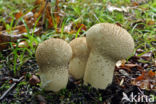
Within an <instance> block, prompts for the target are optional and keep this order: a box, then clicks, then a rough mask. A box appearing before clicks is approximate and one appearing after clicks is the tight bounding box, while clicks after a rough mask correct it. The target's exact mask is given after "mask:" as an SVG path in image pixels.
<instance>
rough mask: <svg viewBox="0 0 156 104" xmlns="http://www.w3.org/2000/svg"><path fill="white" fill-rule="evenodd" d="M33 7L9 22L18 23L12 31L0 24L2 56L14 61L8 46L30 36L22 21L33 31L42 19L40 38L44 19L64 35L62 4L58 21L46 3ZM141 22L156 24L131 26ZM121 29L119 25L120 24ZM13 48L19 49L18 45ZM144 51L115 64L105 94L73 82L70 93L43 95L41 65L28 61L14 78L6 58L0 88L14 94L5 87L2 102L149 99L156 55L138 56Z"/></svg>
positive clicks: (73, 28)
mask: <svg viewBox="0 0 156 104" xmlns="http://www.w3.org/2000/svg"><path fill="white" fill-rule="evenodd" d="M74 2H75V1H74ZM34 5H35V7H36V8H34V9H33V10H32V11H29V12H27V13H22V11H20V12H18V13H16V14H15V18H16V20H13V19H11V18H8V19H7V21H8V22H7V23H10V22H11V21H15V22H17V25H14V26H13V28H11V29H10V30H9V29H8V30H7V29H6V27H5V26H4V25H5V24H3V23H0V37H1V38H0V43H1V44H3V43H4V44H5V45H3V47H5V48H2V49H1V50H2V54H3V56H6V57H7V56H10V59H13V56H12V55H11V50H10V49H7V45H6V44H7V42H16V41H17V40H18V39H22V38H26V37H24V35H23V34H27V32H28V31H27V29H26V27H25V25H24V24H23V22H22V21H21V20H20V18H23V19H24V20H25V22H26V24H27V25H28V27H29V28H30V30H31V29H32V28H33V27H34V25H35V21H36V20H37V19H38V18H39V21H38V23H37V25H36V29H37V28H41V29H39V30H40V32H39V35H41V33H42V32H41V31H43V29H44V28H45V27H44V25H45V20H44V19H48V28H50V29H54V23H53V21H56V24H57V26H58V28H57V29H56V31H57V32H58V33H60V32H61V29H60V27H59V26H60V24H61V19H62V17H61V15H60V14H59V13H60V11H61V10H60V8H59V0H57V2H56V5H55V11H54V17H55V18H54V19H55V20H53V18H52V16H51V11H50V5H49V3H47V2H46V1H45V0H36V1H35V3H34ZM133 5H135V6H138V5H140V4H139V3H136V2H134V3H133ZM108 7H109V6H108ZM108 7H107V8H108ZM111 8H115V9H114V10H117V11H121V12H128V9H127V8H129V7H127V8H126V7H122V8H117V7H111ZM112 10H113V9H112ZM112 10H111V11H112ZM41 14H44V15H45V17H44V16H43V17H40V16H41ZM17 20H18V21H17ZM142 22H143V23H145V22H146V23H147V24H148V25H154V24H155V22H154V21H153V20H149V21H148V22H147V21H143V20H141V22H140V21H139V22H138V21H137V22H134V23H133V24H132V26H134V25H135V24H138V23H142ZM32 23H33V24H32ZM118 25H120V24H119V23H118ZM64 28H65V29H64V32H65V33H68V34H73V33H76V32H77V30H78V29H80V31H86V26H85V25H84V24H82V23H74V22H71V23H69V25H67V26H65V27H64ZM138 28H140V29H143V28H144V26H138ZM29 32H30V34H32V33H33V32H34V31H32V32H31V31H29ZM37 32H38V30H37ZM35 34H36V33H35ZM14 46H16V44H15V45H14ZM18 46H19V47H20V48H23V47H29V46H27V43H26V41H21V42H20V43H19V45H18ZM144 51H145V50H144V49H137V50H136V53H135V54H134V56H132V57H131V58H130V59H129V60H128V61H127V62H126V60H121V61H119V62H118V63H117V64H116V67H115V76H114V79H113V83H112V84H111V85H109V86H108V87H107V89H106V90H97V89H94V88H91V86H84V85H83V81H82V80H78V81H77V80H74V79H73V78H70V79H69V83H68V86H67V89H65V90H61V91H60V93H53V92H46V91H42V89H41V88H40V87H39V83H40V79H39V77H38V75H37V73H36V71H37V69H38V65H37V64H36V61H35V59H34V58H31V59H28V61H26V62H25V63H24V64H23V65H22V67H21V70H19V74H18V75H16V76H14V75H13V74H12V72H11V71H10V70H11V69H9V68H8V67H7V65H8V64H7V62H6V61H5V58H4V59H2V60H1V61H0V64H3V65H2V67H0V72H1V74H0V84H1V85H5V84H7V83H9V84H10V85H8V86H9V87H10V89H11V90H10V89H8V87H5V86H3V87H1V89H0V96H1V98H2V97H3V95H5V97H4V98H3V100H2V102H7V103H12V102H15V103H29V104H35V103H40V104H41V103H42V104H47V103H49V102H55V104H64V103H70V104H71V103H83V104H94V103H98V104H108V103H111V104H117V102H120V103H121V101H122V98H123V94H128V95H130V93H131V92H134V93H135V94H137V93H139V92H145V93H146V95H150V94H153V95H156V92H154V90H155V89H156V87H155V86H156V82H155V81H156V76H155V73H156V61H155V60H154V55H153V52H147V53H145V54H143V55H141V56H139V54H140V53H143V52H144ZM21 76H24V78H23V79H22V81H21V82H19V84H17V85H16V86H13V87H14V88H13V87H11V86H12V85H11V84H13V83H16V79H19V78H20V77H21ZM10 79H11V80H10ZM8 81H9V82H8ZM17 82H18V81H17ZM140 89H141V90H140ZM8 90H9V92H8V93H7V94H5V91H6V92H7V91H8ZM17 95H18V96H17Z"/></svg>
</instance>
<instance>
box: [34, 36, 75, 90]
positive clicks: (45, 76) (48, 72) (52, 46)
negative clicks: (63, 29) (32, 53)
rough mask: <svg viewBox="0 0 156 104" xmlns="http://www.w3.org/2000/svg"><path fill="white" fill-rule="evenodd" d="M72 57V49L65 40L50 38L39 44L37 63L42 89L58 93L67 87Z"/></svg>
mask: <svg viewBox="0 0 156 104" xmlns="http://www.w3.org/2000/svg"><path fill="white" fill-rule="evenodd" d="M71 57H72V49H71V47H70V45H69V44H68V43H67V42H65V41H64V40H61V39H55V38H50V39H48V40H46V41H44V42H42V43H40V44H39V46H38V47H37V50H36V61H37V63H38V65H39V74H40V78H41V87H42V88H44V89H45V90H51V91H54V92H56V91H59V90H60V89H63V88H65V87H66V85H67V82H68V64H69V61H70V59H71Z"/></svg>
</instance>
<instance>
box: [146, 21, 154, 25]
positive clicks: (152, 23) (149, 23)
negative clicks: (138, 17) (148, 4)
mask: <svg viewBox="0 0 156 104" xmlns="http://www.w3.org/2000/svg"><path fill="white" fill-rule="evenodd" d="M147 24H148V25H155V21H153V20H149V21H148V22H147Z"/></svg>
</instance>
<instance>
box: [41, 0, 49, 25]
mask: <svg viewBox="0 0 156 104" xmlns="http://www.w3.org/2000/svg"><path fill="white" fill-rule="evenodd" d="M48 3H49V0H46V4H45V6H44V10H43V17H42V26H43V24H44V21H45V12H46V8H47V5H48Z"/></svg>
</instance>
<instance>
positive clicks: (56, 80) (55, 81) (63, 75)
mask: <svg viewBox="0 0 156 104" xmlns="http://www.w3.org/2000/svg"><path fill="white" fill-rule="evenodd" d="M46 68H48V69H49V71H47V72H44V73H43V72H40V79H41V88H44V89H45V90H46V91H54V92H57V91H59V90H61V89H64V88H66V86H67V83H68V69H67V68H66V67H46ZM46 68H44V70H46Z"/></svg>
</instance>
